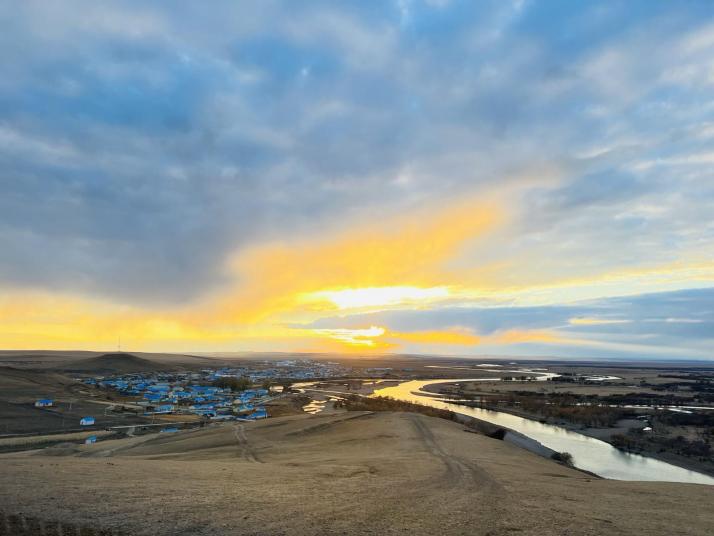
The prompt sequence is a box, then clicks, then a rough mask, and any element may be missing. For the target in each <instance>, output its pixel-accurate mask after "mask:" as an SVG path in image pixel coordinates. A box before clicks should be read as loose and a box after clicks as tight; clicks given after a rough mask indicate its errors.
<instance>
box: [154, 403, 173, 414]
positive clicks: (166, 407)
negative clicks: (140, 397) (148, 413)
mask: <svg viewBox="0 0 714 536" xmlns="http://www.w3.org/2000/svg"><path fill="white" fill-rule="evenodd" d="M175 410H176V408H175V407H174V406H173V405H172V404H162V405H160V406H156V407H155V408H154V413H173V412H174V411H175Z"/></svg>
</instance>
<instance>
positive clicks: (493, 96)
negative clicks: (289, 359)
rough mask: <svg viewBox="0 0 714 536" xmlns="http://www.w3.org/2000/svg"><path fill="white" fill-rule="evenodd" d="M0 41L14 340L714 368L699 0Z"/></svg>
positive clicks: (703, 27) (86, 26)
mask: <svg viewBox="0 0 714 536" xmlns="http://www.w3.org/2000/svg"><path fill="white" fill-rule="evenodd" d="M0 27H2V31H1V32H0V68H1V72H2V77H0V348H6V349H94V350H107V349H114V348H116V346H117V344H118V341H119V340H121V344H122V348H124V349H127V350H136V351H139V350H142V351H176V352H190V351H196V352H198V351H203V352H215V351H224V352H229V351H236V352H237V351H295V352H297V351H300V352H349V353H351V354H355V355H372V354H378V353H422V354H440V355H441V354H443V355H455V356H471V355H492V356H498V355H501V356H554V357H570V358H598V357H599V358H620V359H664V358H667V359H675V358H681V359H686V358H688V359H714V3H712V2H711V1H709V0H703V1H695V0H688V1H682V2H669V1H658V0H643V1H638V0H622V1H609V0H602V1H599V2H588V1H573V0H548V1H535V0H514V1H509V0H494V1H486V0H484V1H480V2H471V1H459V0H395V1H391V2H390V1H388V0H379V1H370V0H359V1H358V0H355V1H339V2H335V1H326V0H325V1H320V0H314V1H305V2H290V1H284V2H280V1H273V0H259V1H258V0H256V1H240V2H236V1H233V0H230V1H219V0H217V1H214V2H210V3H206V2H203V1H193V2H192V1H186V2H179V3H174V2H144V1H131V0H127V1H123V2H104V1H74V0H65V1H63V2H46V1H34V0H23V1H22V2H15V1H12V0H0Z"/></svg>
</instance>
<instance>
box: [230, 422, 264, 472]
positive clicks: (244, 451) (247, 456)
mask: <svg viewBox="0 0 714 536" xmlns="http://www.w3.org/2000/svg"><path fill="white" fill-rule="evenodd" d="M234 434H235V437H236V443H237V444H238V450H240V455H241V457H242V458H243V459H244V460H246V461H249V462H253V463H260V460H258V458H257V457H256V456H255V453H254V452H253V449H251V448H250V445H249V444H248V436H247V435H246V433H245V426H244V425H242V424H236V425H235V428H234Z"/></svg>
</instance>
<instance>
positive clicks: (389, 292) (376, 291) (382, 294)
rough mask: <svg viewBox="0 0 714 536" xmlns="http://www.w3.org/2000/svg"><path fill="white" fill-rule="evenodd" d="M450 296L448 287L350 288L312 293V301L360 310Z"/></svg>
mask: <svg viewBox="0 0 714 536" xmlns="http://www.w3.org/2000/svg"><path fill="white" fill-rule="evenodd" d="M448 296H449V289H448V288H447V287H431V288H419V287H409V286H397V287H368V288H356V289H353V288H349V289H341V290H324V291H319V292H313V293H310V294H309V295H308V296H307V297H308V299H309V300H310V301H312V300H316V301H328V302H331V303H332V304H334V305H335V306H336V307H337V308H339V309H360V308H363V307H383V306H390V305H401V304H418V303H419V302H430V301H434V300H438V299H443V298H446V297H448Z"/></svg>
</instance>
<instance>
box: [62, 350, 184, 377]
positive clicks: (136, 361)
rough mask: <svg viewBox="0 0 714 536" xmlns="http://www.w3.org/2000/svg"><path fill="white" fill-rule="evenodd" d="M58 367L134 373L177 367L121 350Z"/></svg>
mask: <svg viewBox="0 0 714 536" xmlns="http://www.w3.org/2000/svg"><path fill="white" fill-rule="evenodd" d="M57 368H59V369H61V370H66V371H71V372H82V373H107V374H109V373H111V374H132V373H136V372H147V371H157V372H158V371H168V370H174V369H175V367H173V368H172V367H171V366H169V365H167V364H164V363H159V362H158V361H153V360H150V359H144V358H143V357H138V356H135V355H133V354H125V353H119V352H117V353H111V354H104V355H99V356H96V357H89V358H87V359H80V360H78V361H72V362H70V363H64V364H62V365H59V366H58V367H57Z"/></svg>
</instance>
